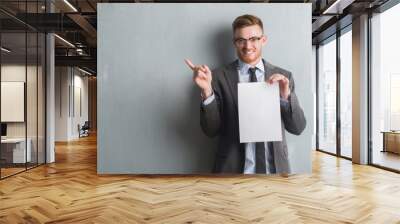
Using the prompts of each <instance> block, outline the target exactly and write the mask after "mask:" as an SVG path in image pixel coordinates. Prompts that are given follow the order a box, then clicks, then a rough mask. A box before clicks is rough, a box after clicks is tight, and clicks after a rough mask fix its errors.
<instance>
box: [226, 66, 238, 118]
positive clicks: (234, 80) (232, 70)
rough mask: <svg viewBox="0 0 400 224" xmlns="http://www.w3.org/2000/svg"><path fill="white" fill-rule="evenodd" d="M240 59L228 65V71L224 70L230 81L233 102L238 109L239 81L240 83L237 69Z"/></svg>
mask: <svg viewBox="0 0 400 224" xmlns="http://www.w3.org/2000/svg"><path fill="white" fill-rule="evenodd" d="M237 66H238V61H237V60H236V61H234V62H232V63H231V64H229V65H228V66H227V69H226V71H225V72H224V75H225V79H226V80H227V82H228V85H229V89H230V91H231V94H232V97H233V102H234V103H235V108H236V111H237V108H238V83H239V74H238V71H237Z"/></svg>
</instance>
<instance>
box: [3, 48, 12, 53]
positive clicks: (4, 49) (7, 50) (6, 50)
mask: <svg viewBox="0 0 400 224" xmlns="http://www.w3.org/2000/svg"><path fill="white" fill-rule="evenodd" d="M1 50H2V51H4V52H6V53H10V52H11V50H9V49H7V48H5V47H1Z"/></svg>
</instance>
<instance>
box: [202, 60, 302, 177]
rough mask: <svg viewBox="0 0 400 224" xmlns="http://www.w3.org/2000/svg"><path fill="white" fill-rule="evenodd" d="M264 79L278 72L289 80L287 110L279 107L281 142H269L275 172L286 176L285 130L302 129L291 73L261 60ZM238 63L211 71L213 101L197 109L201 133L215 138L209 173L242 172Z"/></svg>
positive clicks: (287, 162) (242, 149)
mask: <svg viewBox="0 0 400 224" xmlns="http://www.w3.org/2000/svg"><path fill="white" fill-rule="evenodd" d="M263 62H264V67H265V79H268V78H269V77H270V76H271V75H272V74H274V73H280V74H283V75H284V76H286V77H287V78H288V79H289V82H290V83H289V87H290V90H291V94H290V97H289V107H288V108H286V109H285V108H284V107H281V118H282V121H281V122H282V141H277V142H272V149H271V150H272V154H273V155H274V162H275V167H276V172H277V173H290V167H289V160H288V149H287V145H286V137H285V129H286V130H287V131H288V132H290V133H292V134H295V135H300V134H301V132H302V131H303V130H304V128H305V126H306V120H305V117H304V112H303V109H302V108H301V107H300V105H299V102H298V100H297V96H296V93H295V88H294V81H293V78H292V74H291V72H289V71H286V70H284V69H282V68H279V67H277V66H274V65H271V64H269V63H268V62H266V61H264V60H263ZM237 66H238V61H237V60H236V61H234V62H232V63H231V64H229V65H227V66H225V67H222V68H218V69H216V70H214V71H212V83H211V84H212V88H213V91H214V94H215V100H214V101H212V102H211V103H210V104H208V105H206V106H204V105H202V104H201V106H200V124H201V128H202V129H203V132H204V133H205V134H206V135H207V136H210V137H215V136H218V137H219V143H218V151H217V153H216V158H215V164H214V169H213V172H215V173H243V169H244V159H245V151H244V144H241V143H240V141H239V116H238V90H237V86H238V82H239V77H238V71H237Z"/></svg>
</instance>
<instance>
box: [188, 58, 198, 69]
mask: <svg viewBox="0 0 400 224" xmlns="http://www.w3.org/2000/svg"><path fill="white" fill-rule="evenodd" d="M185 63H186V64H187V65H188V66H189V68H190V69H192V70H194V69H195V68H196V66H195V65H194V64H193V63H192V62H191V61H190V60H189V59H185Z"/></svg>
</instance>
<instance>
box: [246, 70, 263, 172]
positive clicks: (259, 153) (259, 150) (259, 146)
mask: <svg viewBox="0 0 400 224" xmlns="http://www.w3.org/2000/svg"><path fill="white" fill-rule="evenodd" d="M256 69H257V68H249V74H250V82H257V76H256ZM256 173H264V174H265V173H266V167H265V145H264V142H256Z"/></svg>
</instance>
